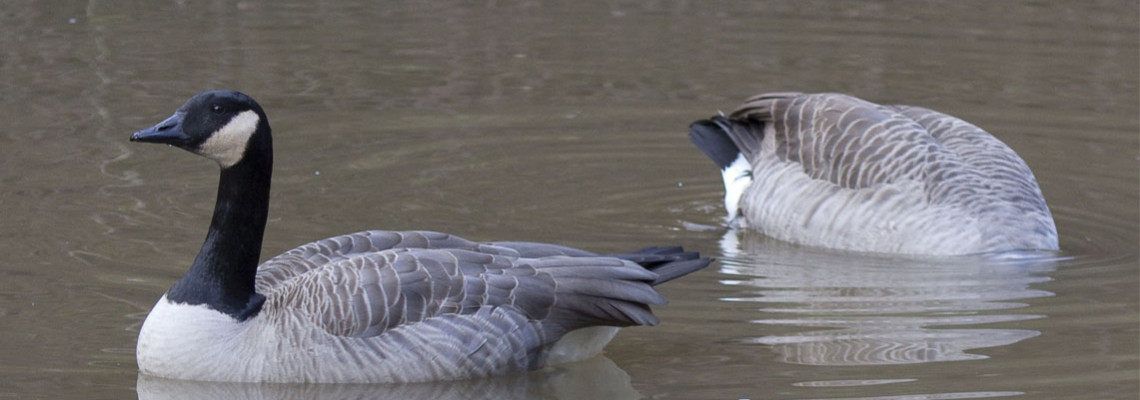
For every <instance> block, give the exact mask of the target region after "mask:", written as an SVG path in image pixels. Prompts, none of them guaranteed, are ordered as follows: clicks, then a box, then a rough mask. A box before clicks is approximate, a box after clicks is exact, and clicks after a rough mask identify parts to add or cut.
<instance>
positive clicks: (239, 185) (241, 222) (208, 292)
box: [166, 125, 273, 321]
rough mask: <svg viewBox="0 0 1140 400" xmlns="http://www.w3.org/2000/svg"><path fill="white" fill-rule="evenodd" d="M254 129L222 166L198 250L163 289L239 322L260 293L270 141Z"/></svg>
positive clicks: (253, 308)
mask: <svg viewBox="0 0 1140 400" xmlns="http://www.w3.org/2000/svg"><path fill="white" fill-rule="evenodd" d="M265 131H266V133H265V134H262V133H263V132H261V131H260V129H259V132H258V133H256V134H254V135H253V137H251V138H250V143H249V145H248V146H249V147H248V148H247V149H246V152H245V156H244V157H243V158H242V160H241V161H239V162H237V163H236V164H234V165H232V166H230V167H229V168H223V169H222V174H221V179H220V180H219V181H218V200H217V203H216V204H215V205H214V217H213V219H212V220H211V222H210V231H209V232H208V233H207V234H206V241H205V243H203V244H202V250H201V251H200V252H198V257H197V258H196V259H194V264H193V265H191V266H190V271H189V272H187V273H186V275H185V276H183V277H182V279H181V280H179V281H178V282H177V283H175V284H174V287H172V288H170V291H168V292H167V294H166V296H167V299H168V300H170V301H173V302H175V303H187V304H205V305H207V306H209V307H210V308H212V309H215V310H218V311H220V312H223V313H226V314H228V315H230V316H232V317H234V318H235V319H237V320H239V321H242V320H245V319H248V318H250V317H252V316H254V315H257V312H258V311H260V310H261V304H262V303H263V302H264V301H265V297H264V296H262V295H260V294H257V293H256V292H255V291H254V279H255V278H256V276H257V266H258V261H260V258H261V240H262V236H263V235H264V234H265V221H266V219H267V217H268V215H269V184H270V177H271V175H272V173H273V172H272V170H273V150H272V147H273V146H272V142H271V139H270V138H269V135H268V133H267V132H268V125H266V126H265Z"/></svg>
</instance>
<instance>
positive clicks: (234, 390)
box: [138, 357, 641, 400]
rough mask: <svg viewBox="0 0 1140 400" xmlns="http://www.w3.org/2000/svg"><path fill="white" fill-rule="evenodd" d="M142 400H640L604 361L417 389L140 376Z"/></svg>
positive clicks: (417, 386)
mask: <svg viewBox="0 0 1140 400" xmlns="http://www.w3.org/2000/svg"><path fill="white" fill-rule="evenodd" d="M138 394H139V400H180V399H275V400H276V399H432V400H452V399H456V400H458V399H488V400H491V399H495V400H498V399H506V400H510V399H535V398H542V399H637V398H640V397H641V396H640V395H639V394H638V393H637V391H635V390H634V389H633V387H632V386H631V384H630V379H629V375H628V374H626V373H625V371H622V370H621V368H618V366H617V365H615V364H614V363H613V361H610V360H609V359H607V358H605V357H594V358H592V359H589V360H585V361H582V362H577V363H570V364H564V365H559V366H557V367H551V368H547V369H544V370H540V371H535V372H531V373H520V374H513V375H506V376H501V377H495V378H488V379H474V380H465V381H447V382H428V383H417V384H299V383H298V384H273V383H238V382H197V381H185V380H174V379H163V378H155V377H151V376H147V375H142V374H139V377H138Z"/></svg>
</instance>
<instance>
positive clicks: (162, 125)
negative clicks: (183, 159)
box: [131, 90, 271, 168]
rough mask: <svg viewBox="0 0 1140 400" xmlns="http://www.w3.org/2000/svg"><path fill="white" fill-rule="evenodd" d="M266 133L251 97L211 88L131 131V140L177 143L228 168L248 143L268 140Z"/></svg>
mask: <svg viewBox="0 0 1140 400" xmlns="http://www.w3.org/2000/svg"><path fill="white" fill-rule="evenodd" d="M268 136H269V121H268V120H267V119H266V117H265V111H263V110H262V109H261V106H259V105H258V104H257V102H256V101H254V100H253V98H251V97H249V96H246V95H245V94H242V93H240V92H235V91H232V90H211V91H206V92H202V93H198V94H197V95H194V97H191V98H190V100H187V101H186V103H185V104H183V105H182V107H178V110H176V111H174V115H171V116H170V118H167V119H166V120H164V121H162V122H159V123H158V124H157V125H155V126H152V127H150V128H146V129H143V130H141V131H138V132H135V133H134V134H132V135H131V141H132V142H144V143H164V144H168V145H171V146H175V147H179V148H182V149H184V150H187V151H189V152H191V153H194V154H198V155H201V156H203V157H206V158H209V159H212V160H214V161H217V162H218V164H219V165H221V166H222V168H228V167H230V166H232V165H234V164H236V163H237V162H239V161H241V160H242V158H244V157H245V153H246V150H247V148H248V147H250V143H252V142H261V141H263V142H265V143H269V140H270V139H269V137H268ZM259 139H260V140H259ZM270 151H271V150H270Z"/></svg>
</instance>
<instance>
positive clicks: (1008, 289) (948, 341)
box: [721, 230, 1058, 366]
mask: <svg viewBox="0 0 1140 400" xmlns="http://www.w3.org/2000/svg"><path fill="white" fill-rule="evenodd" d="M721 251H722V252H723V254H724V256H725V257H724V258H722V262H721V272H722V273H723V274H726V275H731V276H735V277H737V278H736V279H726V280H723V281H722V283H724V284H725V285H731V286H739V287H740V291H739V293H740V295H739V296H735V297H731V298H724V299H723V300H724V301H732V302H755V303H759V304H762V306H761V308H760V309H759V311H761V312H763V313H764V314H766V315H768V316H767V317H765V318H763V319H758V320H754V321H752V322H754V323H757V324H763V325H772V326H783V327H802V328H810V329H806V330H802V331H798V332H793V333H780V334H773V335H769V336H762V337H755V338H748V339H745V341H746V342H748V343H758V344H765V345H769V346H771V347H772V349H773V350H774V351H775V352H777V353H778V354H779V355H780V356H781V358H782V360H783V361H784V362H787V363H793V364H806V365H826V366H852V365H891V364H913V363H927V362H936V361H958V360H972V359H981V358H986V356H984V355H979V354H970V353H968V351H969V350H971V349H979V348H986V347H995V346H1005V345H1009V344H1013V343H1017V342H1019V341H1022V340H1025V339H1029V338H1032V337H1035V336H1037V335H1039V334H1040V333H1039V332H1037V331H1034V330H1025V329H999V328H981V327H972V326H973V325H980V324H992V323H1002V322H1013V321H1022V320H1030V319H1037V318H1043V317H1044V316H1042V315H1033V314H1022V313H1016V312H1013V310H1015V309H1018V308H1022V307H1025V306H1026V304H1024V303H1020V302H1016V301H1015V300H1018V299H1028V298H1035V297H1045V296H1052V295H1053V293H1051V292H1048V291H1044V290H1037V289H1033V288H1032V287H1031V286H1032V285H1033V284H1035V283H1040V282H1046V281H1049V280H1051V279H1050V278H1049V277H1048V276H1046V274H1047V273H1048V272H1051V271H1053V270H1054V268H1055V263H1056V262H1057V261H1058V257H1057V256H1056V255H1055V254H1054V253H1019V254H1011V253H1006V254H1001V255H997V256H988V257H981V256H979V257H955V258H925V259H924V258H916V257H900V256H891V255H878V254H861V253H849V252H841V251H829V250H825V249H815V248H807V247H801V246H796V245H792V244H787V243H784V242H781V241H777V240H773V239H770V238H767V237H765V236H763V235H761V234H758V233H750V232H736V231H732V230H730V231H729V232H727V233H726V234H725V236H724V237H723V238H722V239H721ZM934 326H937V327H938V328H931V327H934ZM968 326H969V327H968ZM818 328H823V329H818ZM766 331H768V332H771V331H773V329H766Z"/></svg>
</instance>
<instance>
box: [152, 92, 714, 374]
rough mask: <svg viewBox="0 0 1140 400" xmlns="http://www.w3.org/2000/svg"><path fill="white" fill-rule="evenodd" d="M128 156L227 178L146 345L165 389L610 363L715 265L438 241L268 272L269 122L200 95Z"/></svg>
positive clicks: (407, 239)
mask: <svg viewBox="0 0 1140 400" xmlns="http://www.w3.org/2000/svg"><path fill="white" fill-rule="evenodd" d="M131 141H134V142H149V143H163V144H168V145H172V146H175V147H179V148H182V149H185V150H188V151H190V152H192V153H195V154H198V155H201V156H204V157H206V158H209V159H212V160H214V161H216V162H217V163H218V165H219V166H221V178H220V181H219V183H218V197H217V203H216V205H215V207H214V216H213V219H212V220H211V222H210V229H209V231H208V233H207V234H206V240H205V243H204V244H203V245H202V249H201V251H200V252H199V253H198V257H197V258H196V259H195V260H194V262H193V264H192V265H191V266H190V269H189V271H188V272H187V273H186V275H185V276H183V277H182V278H181V279H180V280H178V282H177V283H175V284H174V285H173V287H171V288H170V290H168V291H167V292H166V294H165V295H163V296H162V298H161V299H159V300H158V303H157V304H155V306H154V308H153V309H152V310H151V312H150V314H149V315H147V318H146V321H144V323H143V325H142V328H141V329H140V332H139V339H138V347H137V349H136V350H137V352H136V355H137V358H138V365H139V369H140V370H141V372H142V373H144V374H149V375H153V376H159V377H166V378H176V379H191V380H204V381H244V382H415V381H432V380H452V379H464V378H473V377H482V376H489V375H497V374H504V373H509V372H515V371H526V370H534V369H538V368H542V367H543V366H544V365H553V364H556V363H562V362H571V361H577V360H581V359H585V358H589V357H592V356H594V355H596V354H598V353H599V352H600V351H601V349H602V347H603V346H604V345H605V344H606V343H608V342H609V340H610V339H611V338H613V336H614V334H615V333H616V331H617V327H621V326H631V325H653V324H656V323H657V322H658V320H657V318H656V317H655V316H654V315H653V313H652V312H651V311H650V308H649V306H650V305H659V304H664V303H665V299H664V298H662V297H661V295H660V294H658V293H657V292H656V291H655V290H654V289H653V288H652V286H654V285H657V284H660V283H663V282H666V281H669V280H671V279H674V278H677V277H680V276H682V275H685V274H688V273H690V272H693V271H696V270H698V269H701V268H703V267H705V266H706V265H708V264H709V262H710V260H709V259H707V258H700V257H699V256H698V255H697V254H696V253H694V252H685V251H683V250H682V249H681V248H679V247H651V248H646V249H643V250H640V251H636V252H633V253H630V254H624V255H618V256H599V255H596V254H593V253H590V252H587V251H583V250H578V249H574V248H570V247H565V246H559V245H553V244H543V243H528V242H498V243H476V242H472V241H468V240H465V239H462V238H459V237H456V236H452V235H448V234H444V233H437V232H426V231H411V232H392V231H366V232H358V233H352V234H347V235H343V236H337V237H332V238H328V239H322V240H318V241H315V242H312V243H309V244H306V245H303V246H301V247H297V248H295V249H293V250H289V251H287V252H285V253H284V254H281V255H278V256H276V257H273V258H271V259H269V260H268V261H266V262H265V263H263V264H261V265H258V260H259V257H260V252H261V243H262V235H263V233H264V231H265V223H266V216H267V214H268V209H269V184H270V175H271V170H272V164H273V150H272V138H271V137H270V128H269V121H268V120H267V119H266V115H265V112H264V111H263V110H262V108H261V107H260V106H259V105H258V104H257V102H255V101H254V100H253V99H252V98H250V97H249V96H246V95H244V94H242V93H238V92H234V91H208V92H203V93H200V94H198V95H196V96H194V97H193V98H191V99H190V100H189V101H187V102H186V103H185V104H183V105H182V107H180V108H179V109H178V110H177V111H175V113H174V115H172V116H171V117H170V118H167V119H166V120H164V121H162V122H160V123H158V124H157V125H155V126H153V127H150V128H147V129H144V130H141V131H138V132H135V133H134V134H133V135H131Z"/></svg>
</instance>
